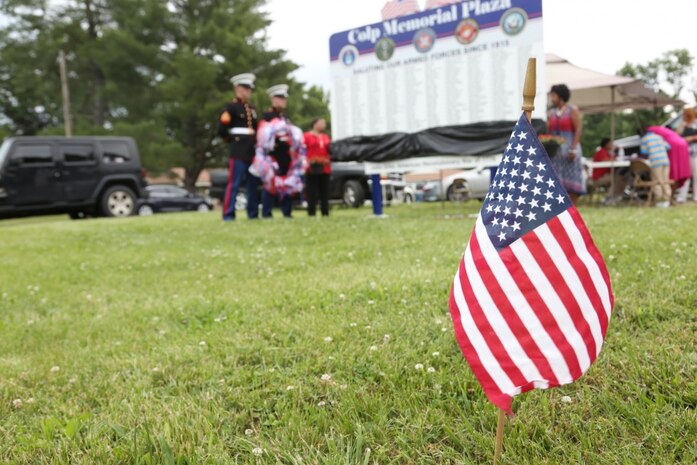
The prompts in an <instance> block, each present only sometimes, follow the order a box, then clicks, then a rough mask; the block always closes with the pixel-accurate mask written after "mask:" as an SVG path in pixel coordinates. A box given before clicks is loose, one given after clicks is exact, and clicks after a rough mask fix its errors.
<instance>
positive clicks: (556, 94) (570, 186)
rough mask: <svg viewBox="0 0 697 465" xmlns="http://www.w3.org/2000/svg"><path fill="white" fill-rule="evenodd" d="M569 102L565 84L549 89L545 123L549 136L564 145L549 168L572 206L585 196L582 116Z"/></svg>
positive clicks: (568, 91) (568, 93) (569, 93)
mask: <svg viewBox="0 0 697 465" xmlns="http://www.w3.org/2000/svg"><path fill="white" fill-rule="evenodd" d="M570 98H571V91H570V90H569V88H568V87H567V86H566V85H565V84H557V85H554V86H552V89H551V90H550V92H549V99H550V101H551V103H552V109H551V110H550V111H549V113H548V115H547V123H548V125H549V132H550V134H554V135H557V136H561V137H563V138H564V140H565V141H566V142H565V143H564V144H562V146H561V147H560V148H559V151H558V152H557V155H556V156H555V157H552V166H553V167H554V170H555V171H556V172H557V176H559V179H560V180H561V183H562V185H563V186H564V188H565V189H566V190H567V192H568V193H569V197H571V201H572V202H574V204H575V203H576V201H577V200H578V197H579V196H580V195H584V194H585V193H586V186H585V183H584V181H583V165H582V163H581V161H582V158H583V154H582V153H581V130H582V124H581V112H580V111H578V108H577V107H576V106H575V105H572V104H570V103H568V102H569V99H570Z"/></svg>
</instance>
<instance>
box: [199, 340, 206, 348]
mask: <svg viewBox="0 0 697 465" xmlns="http://www.w3.org/2000/svg"><path fill="white" fill-rule="evenodd" d="M198 345H200V346H201V347H204V346H205V345H206V341H201V342H199V343H198Z"/></svg>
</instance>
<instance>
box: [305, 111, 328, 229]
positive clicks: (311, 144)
mask: <svg viewBox="0 0 697 465" xmlns="http://www.w3.org/2000/svg"><path fill="white" fill-rule="evenodd" d="M325 129H327V122H326V121H325V120H324V119H323V118H315V119H314V120H312V129H311V130H310V131H308V132H306V133H305V135H304V140H305V147H307V164H308V168H307V172H306V181H307V213H308V215H310V216H315V214H316V213H317V200H318V198H319V201H320V208H321V210H322V216H329V174H330V173H331V159H330V158H329V143H330V142H331V140H330V139H329V136H328V135H327V134H325V133H324V131H325Z"/></svg>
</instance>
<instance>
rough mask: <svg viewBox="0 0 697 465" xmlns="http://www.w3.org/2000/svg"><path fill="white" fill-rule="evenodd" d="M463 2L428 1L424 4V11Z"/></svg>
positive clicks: (449, 0) (452, 0)
mask: <svg viewBox="0 0 697 465" xmlns="http://www.w3.org/2000/svg"><path fill="white" fill-rule="evenodd" d="M462 1H463V0H428V1H427V2H426V7H425V8H424V9H425V10H431V9H433V8H438V7H439V6H446V5H452V4H453V3H461V2H462Z"/></svg>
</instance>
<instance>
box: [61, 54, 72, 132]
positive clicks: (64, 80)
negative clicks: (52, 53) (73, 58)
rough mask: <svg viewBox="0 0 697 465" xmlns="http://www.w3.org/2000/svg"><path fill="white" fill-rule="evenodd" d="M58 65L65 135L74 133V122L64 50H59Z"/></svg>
mask: <svg viewBox="0 0 697 465" xmlns="http://www.w3.org/2000/svg"><path fill="white" fill-rule="evenodd" d="M58 67H59V68H60V75H61V90H62V92H63V124H64V126H65V136H66V137H71V136H72V135H73V124H72V120H71V117H70V93H69V92H68V75H67V73H66V71H65V53H63V50H61V51H60V52H58Z"/></svg>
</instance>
